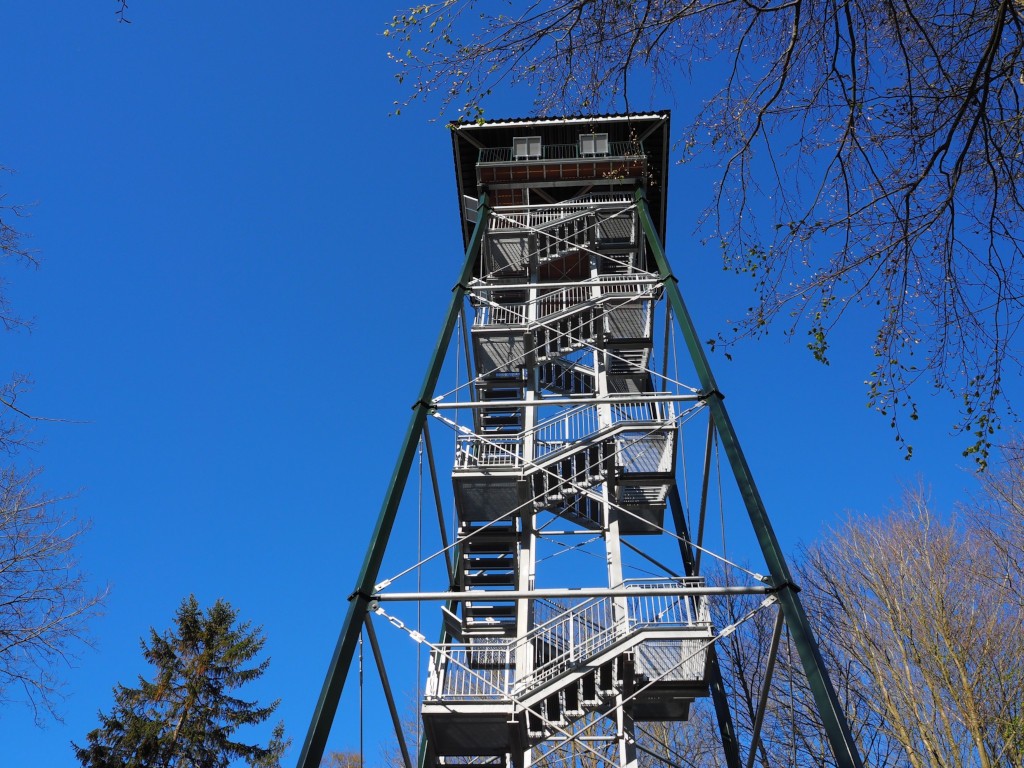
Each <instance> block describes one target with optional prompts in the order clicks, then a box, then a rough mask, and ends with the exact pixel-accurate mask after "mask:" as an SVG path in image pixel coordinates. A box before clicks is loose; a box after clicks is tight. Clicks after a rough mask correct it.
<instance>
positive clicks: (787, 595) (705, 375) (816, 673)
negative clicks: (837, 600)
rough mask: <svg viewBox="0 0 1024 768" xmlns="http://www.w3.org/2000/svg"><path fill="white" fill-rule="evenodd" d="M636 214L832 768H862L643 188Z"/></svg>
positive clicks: (640, 190) (638, 193) (637, 195)
mask: <svg viewBox="0 0 1024 768" xmlns="http://www.w3.org/2000/svg"><path fill="white" fill-rule="evenodd" d="M636 203H637V212H638V214H639V216H640V224H641V226H642V227H643V230H644V235H645V237H646V239H647V244H648V246H649V247H650V249H651V253H652V255H653V256H654V260H655V262H656V263H657V265H658V272H659V274H660V275H661V279H662V282H663V283H664V286H665V292H666V294H667V296H668V300H669V303H670V304H671V306H672V311H673V312H674V313H675V316H676V322H677V323H678V324H679V329H680V331H682V334H683V338H684V339H685V340H686V347H687V350H688V351H689V353H690V358H691V359H692V360H693V364H694V366H695V368H696V369H697V377H698V378H699V380H700V384H701V388H702V390H703V391H704V394H705V395H706V396H707V400H706V402H707V405H708V408H709V409H710V411H711V417H712V418H713V419H714V421H715V426H716V428H717V429H718V434H719V438H720V439H721V441H722V446H723V448H725V453H726V456H727V457H728V459H729V464H730V465H731V467H732V471H733V474H734V475H735V476H736V483H737V485H738V486H739V490H740V494H741V495H742V496H743V502H744V505H745V506H746V508H747V514H748V515H749V516H750V522H751V524H752V525H753V528H754V533H755V534H756V535H757V540H758V543H759V544H760V546H761V552H762V553H763V554H764V558H765V563H766V564H767V566H768V571H769V573H770V574H771V577H772V584H773V586H775V587H777V588H779V591H778V599H779V605H780V606H781V607H782V613H783V614H784V615H785V619H786V625H787V626H788V627H789V632H790V637H791V638H792V640H793V642H794V643H795V644H796V647H797V651H798V653H799V654H800V661H801V663H802V664H803V668H804V674H805V675H806V676H807V682H808V684H809V685H810V688H811V692H812V694H813V695H814V701H815V704H816V705H817V707H818V714H819V715H820V716H821V720H822V723H823V725H824V726H825V735H826V737H827V738H828V742H829V745H830V746H831V748H832V754H833V755H834V756H835V759H836V764H837V766H838V767H839V768H863V763H862V762H861V759H860V754H859V753H858V752H857V745H856V744H855V743H854V741H853V735H852V734H851V732H850V726H849V724H848V723H847V721H846V716H845V715H844V714H843V710H842V707H841V706H840V704H839V698H838V696H836V692H835V689H834V688H833V687H832V681H831V680H830V679H829V675H828V671H827V670H826V669H825V662H824V661H823V659H822V657H821V652H820V651H819V650H818V643H817V641H816V640H815V638H814V632H813V630H812V629H811V626H810V623H809V622H808V620H807V614H806V613H805V612H804V609H803V606H802V605H801V604H800V599H799V597H798V596H797V589H796V586H795V584H794V583H793V577H792V575H791V574H790V571H789V566H788V565H787V564H786V558H785V556H784V555H783V553H782V547H781V546H780V545H779V541H778V539H777V538H776V536H775V531H774V529H773V528H772V524H771V521H770V520H769V519H768V511H767V510H766V509H765V506H764V502H763V501H762V499H761V494H760V493H758V490H757V486H756V485H755V484H754V476H753V474H752V473H751V471H750V467H749V465H748V464H747V460H746V457H745V456H744V455H743V451H742V449H741V448H740V443H739V439H738V438H737V436H736V431H735V429H734V428H733V426H732V421H731V420H730V419H729V414H728V413H727V412H726V410H725V404H724V403H723V402H722V394H721V392H720V391H719V389H718V384H717V383H716V382H715V377H714V375H713V374H712V373H711V366H710V365H709V363H708V359H707V356H706V355H705V354H704V347H703V346H702V345H701V342H700V339H699V338H698V336H697V330H696V328H695V327H694V325H693V320H692V319H691V318H690V313H689V311H688V310H687V309H686V304H685V303H684V302H683V295H682V293H681V292H680V291H679V285H678V283H677V281H676V278H675V276H674V275H673V274H672V270H671V268H670V267H669V263H668V259H667V258H666V256H665V249H664V247H663V246H662V243H661V240H660V238H659V237H658V232H657V229H655V227H654V222H653V221H652V219H651V214H650V211H649V210H648V208H647V196H646V194H645V191H644V189H643V187H640V188H639V189H637V191H636Z"/></svg>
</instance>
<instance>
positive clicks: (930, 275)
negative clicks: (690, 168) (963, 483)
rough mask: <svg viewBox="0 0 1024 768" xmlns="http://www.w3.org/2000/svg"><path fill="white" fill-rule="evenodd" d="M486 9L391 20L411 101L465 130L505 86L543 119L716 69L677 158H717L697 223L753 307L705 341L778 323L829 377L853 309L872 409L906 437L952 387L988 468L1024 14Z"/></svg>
mask: <svg viewBox="0 0 1024 768" xmlns="http://www.w3.org/2000/svg"><path fill="white" fill-rule="evenodd" d="M495 7H496V6H495V5H492V4H490V3H480V2H479V0H442V1H441V2H433V3H425V4H422V5H419V6H417V7H415V8H411V9H409V10H408V11H407V12H406V13H404V14H400V15H398V16H395V18H394V19H393V20H392V23H391V24H390V26H389V27H388V28H387V29H386V30H385V35H386V36H388V37H389V38H391V39H392V40H393V41H394V43H395V46H394V52H393V54H392V57H393V59H394V61H395V63H396V64H397V66H398V75H397V76H398V79H399V81H400V82H402V83H403V84H404V85H405V87H407V88H409V99H410V100H413V99H434V100H437V101H438V102H439V104H440V107H441V109H442V111H443V112H446V113H447V112H451V115H450V116H452V117H454V118H456V119H463V120H475V119H478V118H480V117H481V115H482V114H483V111H482V110H483V107H482V102H483V101H484V100H485V99H486V98H487V96H488V95H489V94H490V93H491V91H492V90H493V89H494V88H495V87H496V86H498V85H499V84H501V85H516V84H521V85H525V86H527V87H529V88H532V89H534V90H535V92H536V93H537V99H536V103H535V108H536V110H537V111H538V112H539V113H542V114H544V113H551V112H576V111H591V112H593V111H601V110H608V109H620V108H641V106H640V104H639V101H640V100H639V99H638V98H637V97H636V95H635V88H633V87H631V85H632V83H634V82H636V81H638V80H639V81H646V80H648V79H650V80H653V82H654V84H655V85H656V86H658V87H660V88H662V90H663V92H668V91H671V90H672V86H673V85H674V84H675V83H677V82H679V81H681V80H684V79H685V78H687V77H689V76H690V75H691V72H692V71H693V69H694V68H696V67H701V66H704V65H705V64H712V65H715V66H714V69H713V70H711V71H712V72H713V73H715V74H716V76H719V77H720V78H721V81H722V82H721V87H720V88H719V89H718V90H717V92H715V93H714V94H713V95H712V97H711V98H710V100H709V101H708V102H707V103H706V104H705V105H704V107H703V109H701V110H700V111H699V113H698V114H697V116H696V118H695V122H694V124H693V125H692V126H690V128H689V129H688V131H687V135H688V136H690V137H692V138H691V139H690V140H688V144H687V150H688V152H689V151H692V150H693V149H697V150H700V149H703V150H707V151H708V152H709V153H711V154H710V157H713V158H716V159H717V162H716V163H715V164H716V166H717V167H719V168H720V169H721V178H720V184H719V187H718V190H717V192H715V193H714V195H713V197H712V199H711V200H710V201H709V207H708V214H707V217H706V218H705V219H704V223H705V225H706V226H707V227H709V237H710V239H711V240H713V241H715V242H717V243H719V244H720V245H721V248H722V253H723V255H724V258H725V261H726V264H727V266H728V267H730V268H731V269H733V270H735V271H737V272H740V273H744V274H748V275H749V276H750V277H751V278H752V279H753V281H754V288H755V293H756V302H755V303H753V304H752V305H751V306H750V307H749V310H748V314H747V317H746V319H745V320H743V321H741V322H740V323H738V324H737V326H736V330H735V333H734V334H732V335H729V336H722V337H719V338H718V339H716V340H715V343H722V344H729V343H732V342H734V341H735V340H736V338H737V337H741V336H744V335H754V336H757V335H760V334H762V333H764V332H766V330H767V329H768V328H769V327H770V326H772V325H777V324H779V323H781V324H782V325H783V328H784V329H785V331H786V333H787V334H791V335H792V334H797V333H803V334H806V338H807V346H808V348H809V350H810V351H811V353H812V354H813V355H814V357H815V358H817V359H818V360H820V361H822V362H824V363H827V362H828V354H829V343H830V338H831V333H832V331H833V330H834V328H835V327H836V325H837V323H839V322H840V321H841V320H842V319H843V318H849V319H848V322H854V320H853V317H854V315H853V314H851V307H857V312H856V317H857V320H856V322H858V323H863V322H864V319H865V318H867V319H868V320H869V321H870V322H873V323H874V328H875V330H874V332H873V334H872V336H871V339H872V342H871V343H872V347H873V350H874V355H875V360H876V363H875V365H874V367H873V369H872V370H871V371H870V375H869V376H868V377H867V384H866V386H867V399H868V402H869V403H870V404H871V405H872V406H873V407H875V408H877V409H878V410H880V411H881V412H882V413H883V414H885V415H886V416H888V417H889V418H890V419H891V423H892V426H893V427H894V429H896V434H897V437H898V438H899V439H900V440H901V441H902V439H903V438H902V432H901V431H900V421H899V418H900V417H901V416H907V415H909V417H910V418H911V419H915V418H917V406H916V400H917V398H919V397H920V392H921V391H922V389H923V390H925V391H926V390H928V389H932V388H935V389H938V390H940V391H946V392H948V393H950V394H952V395H954V396H955V397H956V398H958V399H959V401H960V403H961V417H962V418H961V419H960V420H959V421H958V423H957V424H956V425H955V430H956V431H958V432H961V433H964V434H965V435H966V436H967V440H968V446H967V449H966V451H965V453H966V454H969V455H974V456H975V458H976V460H977V462H978V464H979V466H982V467H983V466H984V465H985V463H986V461H987V456H988V453H989V450H990V448H991V444H992V436H993V434H994V433H995V430H996V429H997V428H998V426H999V424H1000V423H1001V420H1002V418H1004V417H1005V416H1006V415H1007V414H1012V413H1013V411H1012V409H1011V404H1010V403H1009V402H1008V401H1007V399H1006V397H1005V395H1004V392H1003V385H1002V382H1003V378H1004V377H1005V376H1006V375H1009V374H1013V373H1015V372H1016V371H1019V369H1020V364H1021V361H1020V359H1019V355H1018V353H1017V351H1016V350H1017V347H1018V346H1019V345H1018V344H1017V332H1018V330H1019V328H1020V325H1021V322H1022V320H1024V270H1022V260H1024V249H1022V246H1024V239H1022V238H1024V234H1022V233H1024V204H1022V200H1024V195H1022V185H1024V110H1022V104H1021V99H1022V98H1024V3H1022V0H948V1H947V2H941V3H933V2H926V1H925V0H817V1H816V2H811V1H810V0H782V1H780V2H771V1H770V0H769V1H768V2H755V1H754V0H712V1H711V2H703V3H702V2H696V0H684V1H683V2H669V0H637V2H628V3H627V2H621V1H620V0H520V1H518V2H515V1H513V2H509V3H506V4H502V5H501V6H500V7H501V8H502V9H504V12H501V11H495ZM627 96H628V98H627ZM396 106H397V107H398V108H400V106H401V105H400V104H397V105H396ZM697 137H706V138H703V139H702V143H701V145H700V146H696V147H695V146H694V142H695V141H696V138H697ZM713 162H714V161H713ZM766 212H767V214H766ZM758 214H760V216H761V218H759V217H758ZM766 215H767V216H768V218H765V217H766ZM906 449H907V453H908V455H909V453H910V446H906Z"/></svg>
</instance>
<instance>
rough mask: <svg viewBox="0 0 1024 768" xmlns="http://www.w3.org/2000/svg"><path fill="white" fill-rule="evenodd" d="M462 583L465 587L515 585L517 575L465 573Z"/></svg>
mask: <svg viewBox="0 0 1024 768" xmlns="http://www.w3.org/2000/svg"><path fill="white" fill-rule="evenodd" d="M462 584H463V586H465V587H510V588H511V587H514V586H515V585H516V575H515V573H514V572H509V573H492V572H484V573H464V574H463V576H462Z"/></svg>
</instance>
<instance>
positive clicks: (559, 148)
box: [477, 141, 646, 165]
mask: <svg viewBox="0 0 1024 768" xmlns="http://www.w3.org/2000/svg"><path fill="white" fill-rule="evenodd" d="M645 155H646V153H645V152H644V148H643V145H642V144H641V143H640V142H638V141H613V142H610V143H609V146H608V153H607V154H604V155H590V154H588V155H582V154H580V147H579V144H547V145H545V146H543V147H542V148H541V154H540V157H513V155H512V147H485V148H483V149H481V150H480V155H479V157H478V158H477V164H478V165H485V164H487V163H511V162H513V160H514V161H515V162H517V163H520V162H522V163H530V162H546V161H551V160H604V159H608V158H618V157H644V156H645Z"/></svg>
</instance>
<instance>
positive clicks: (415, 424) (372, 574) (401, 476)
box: [298, 192, 490, 768]
mask: <svg viewBox="0 0 1024 768" xmlns="http://www.w3.org/2000/svg"><path fill="white" fill-rule="evenodd" d="M477 211H478V213H477V220H476V226H475V227H474V228H473V235H472V237H470V240H469V245H468V246H467V248H466V260H465V262H464V263H463V265H462V272H461V273H460V275H459V282H458V283H457V284H456V285H455V287H454V288H453V289H452V299H451V302H450V303H449V305H448V314H447V315H446V317H445V321H444V325H443V327H442V328H441V335H440V337H439V338H438V340H437V346H436V347H435V348H434V354H433V355H432V357H431V359H430V364H429V365H428V366H427V373H426V376H425V377H424V379H423V386H422V387H421V388H420V396H419V399H418V400H417V401H416V404H415V405H414V406H413V414H412V419H411V420H410V422H409V429H408V430H407V431H406V433H405V440H404V442H403V443H402V449H401V451H400V452H399V454H398V461H397V463H396V464H395V471H394V473H393V474H392V475H391V482H390V483H389V485H388V489H387V492H386V493H385V495H384V503H383V504H382V505H381V510H380V514H379V515H378V517H377V525H376V527H375V528H374V531H373V536H372V537H371V539H370V548H369V549H368V550H367V552H366V559H365V560H364V561H363V569H362V572H361V573H360V575H359V580H358V582H356V588H355V591H354V592H353V593H352V596H351V597H350V598H349V606H348V613H347V614H346V615H345V622H344V624H343V625H342V628H341V633H340V634H339V636H338V643H337V645H336V646H335V648H334V654H333V656H332V657H331V663H330V666H329V667H328V669H327V677H326V679H325V680H324V685H323V688H322V689H321V691H320V698H319V700H318V701H317V703H316V709H315V710H313V719H312V721H311V722H310V724H309V731H308V732H307V733H306V740H305V742H303V744H302V751H301V752H300V753H299V762H298V768H318V767H319V765H320V760H321V758H322V757H323V754H324V747H326V745H327V736H328V734H329V733H330V730H331V725H332V724H333V722H334V715H335V713H336V712H337V711H338V702H339V701H340V700H341V691H342V689H343V688H344V687H345V678H346V677H347V676H348V670H349V666H350V665H351V663H352V654H353V652H354V651H355V647H356V641H357V640H358V639H359V632H360V629H361V628H362V625H363V620H364V618H365V616H366V610H367V605H368V604H369V602H370V595H371V593H372V592H373V587H374V585H375V584H376V582H377V576H378V573H379V571H380V564H381V561H382V560H383V559H384V550H385V549H386V548H387V543H388V538H389V537H390V536H391V528H392V527H393V525H394V522H395V516H396V514H397V513H398V505H399V502H401V500H402V491H403V490H404V489H405V483H406V480H407V479H408V477H409V469H410V468H411V467H412V462H413V458H414V456H415V454H416V445H417V443H418V442H419V438H420V432H421V431H422V430H423V425H424V423H425V422H426V419H427V412H428V411H429V410H430V399H431V398H432V397H433V395H434V390H435V388H436V387H437V379H438V377H439V376H440V375H441V366H442V364H443V363H444V358H445V351H446V350H447V349H448V344H449V342H450V340H451V335H452V331H453V329H454V328H455V321H456V319H457V318H458V316H459V313H460V312H461V311H462V304H463V299H464V298H465V295H466V290H467V288H468V285H469V280H470V278H471V277H472V276H473V267H474V266H475V265H476V261H477V256H478V254H479V253H480V243H481V240H482V239H483V233H484V230H485V229H486V228H487V220H488V214H489V213H490V207H489V206H488V203H487V193H486V192H484V193H481V195H480V200H479V203H478V206H477Z"/></svg>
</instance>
